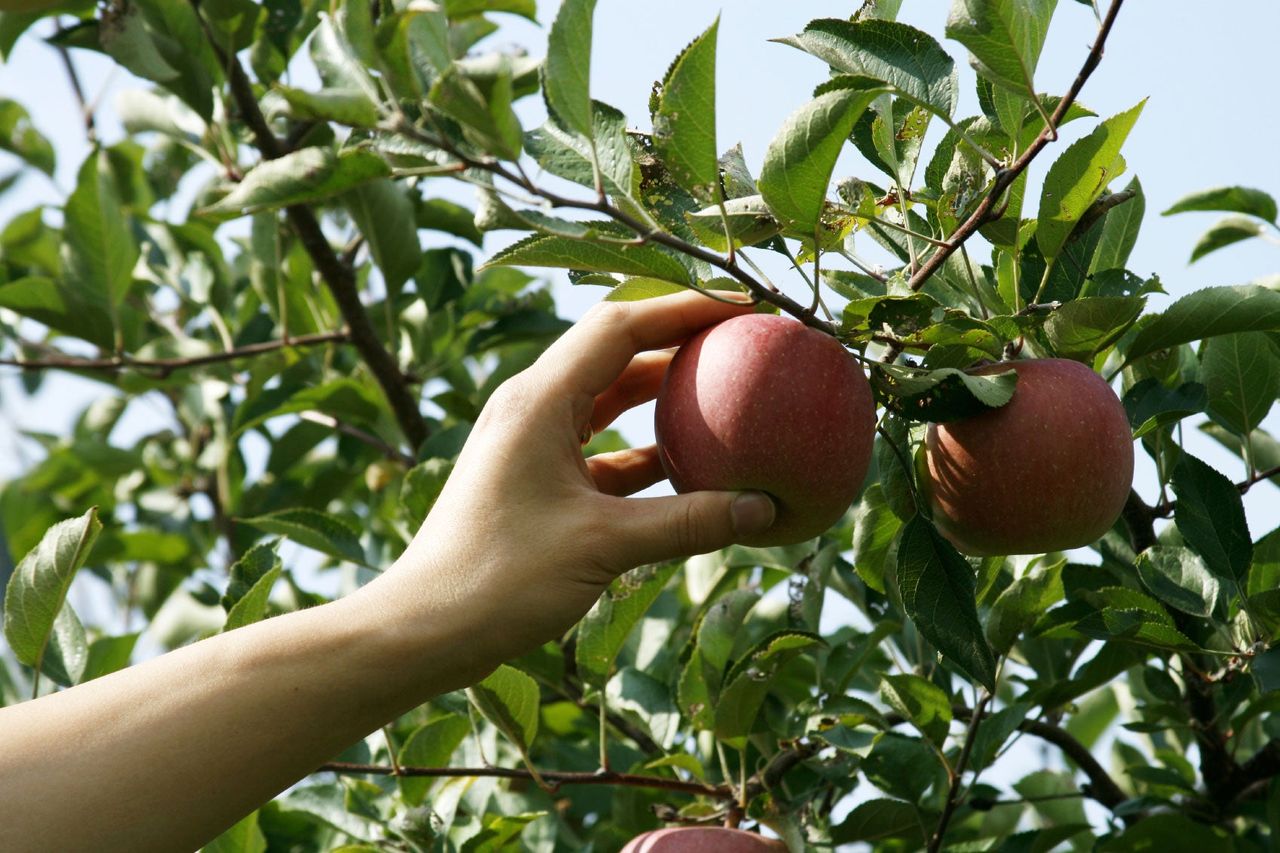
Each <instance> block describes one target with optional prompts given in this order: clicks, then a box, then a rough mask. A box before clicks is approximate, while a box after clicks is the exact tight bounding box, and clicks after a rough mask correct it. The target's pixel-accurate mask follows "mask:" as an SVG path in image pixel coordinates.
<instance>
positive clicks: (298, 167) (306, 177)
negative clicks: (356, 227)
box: [197, 148, 391, 219]
mask: <svg viewBox="0 0 1280 853" xmlns="http://www.w3.org/2000/svg"><path fill="white" fill-rule="evenodd" d="M390 171H391V170H390V167H389V166H387V163H386V161H385V160H383V159H382V158H381V157H379V156H378V155H377V154H374V153H372V152H369V151H365V150H363V149H359V148H349V149H346V150H344V151H341V152H336V151H334V150H333V149H331V148H303V149H301V150H300V151H294V152H293V153H292V154H286V155H284V156H283V157H279V158H277V159H275V160H265V161H263V162H262V163H259V164H258V165H257V166H255V167H253V168H252V169H250V170H249V172H248V173H247V174H246V175H245V176H244V179H243V180H241V181H240V183H238V184H236V186H235V188H234V189H232V190H231V192H229V193H227V195H226V196H225V197H224V198H222V199H221V200H220V201H218V202H217V203H216V204H213V205H210V206H209V207H206V208H203V209H202V210H199V211H197V215H199V216H213V217H218V218H228V219H233V218H235V217H237V216H243V215H244V214H247V213H256V212H258V211H260V210H274V209H276V208H281V207H288V206H290V205H295V204H310V203H312V202H317V201H323V200H324V199H327V198H331V197H333V196H335V195H340V194H341V193H344V192H346V191H347V190H350V189H354V188H355V187H358V186H360V185H361V184H364V183H367V182H369V181H373V180H376V179H378V178H383V177H386V176H387V175H388V174H389V173H390Z"/></svg>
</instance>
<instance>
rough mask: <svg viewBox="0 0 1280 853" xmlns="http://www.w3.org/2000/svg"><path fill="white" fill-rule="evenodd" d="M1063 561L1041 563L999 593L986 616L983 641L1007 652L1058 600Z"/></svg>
mask: <svg viewBox="0 0 1280 853" xmlns="http://www.w3.org/2000/svg"><path fill="white" fill-rule="evenodd" d="M1065 565H1066V560H1057V561H1056V562H1053V563H1044V562H1041V563H1039V564H1037V565H1036V566H1035V567H1033V568H1032V569H1030V570H1029V571H1027V572H1026V573H1025V574H1023V575H1022V577H1020V578H1018V579H1016V580H1015V581H1014V582H1013V583H1011V584H1009V586H1008V587H1007V588H1006V589H1005V591H1004V592H1002V593H1000V597H999V598H997V599H996V601H995V604H993V605H992V606H991V613H990V614H989V615H988V616H987V640H988V641H989V642H990V643H991V648H992V650H993V651H994V652H995V653H996V654H1000V655H1003V654H1008V652H1009V650H1010V649H1011V648H1013V644H1014V643H1015V642H1017V639H1018V637H1019V636H1020V635H1021V634H1022V632H1023V631H1025V630H1027V629H1028V628H1030V627H1031V626H1032V625H1034V624H1035V623H1036V620H1037V619H1039V618H1040V617H1041V616H1042V615H1044V612H1045V611H1046V610H1048V609H1049V607H1051V606H1052V605H1053V604H1055V603H1057V602H1058V601H1061V600H1062V597H1063V591H1062V568H1063V566H1065Z"/></svg>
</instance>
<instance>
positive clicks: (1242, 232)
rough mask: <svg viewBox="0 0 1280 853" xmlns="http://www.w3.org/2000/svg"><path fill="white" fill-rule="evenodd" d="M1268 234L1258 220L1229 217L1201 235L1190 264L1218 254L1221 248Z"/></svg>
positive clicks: (1193, 250)
mask: <svg viewBox="0 0 1280 853" xmlns="http://www.w3.org/2000/svg"><path fill="white" fill-rule="evenodd" d="M1265 233H1266V229H1265V228H1264V227H1263V226H1262V225H1261V224H1259V223H1258V222H1257V221H1256V220H1253V219H1246V218H1245V217H1243V216H1228V217H1227V218H1225V219H1221V220H1219V221H1218V222H1216V223H1214V225H1213V227H1212V228H1210V229H1209V230H1208V231H1206V232H1204V234H1203V235H1201V237H1200V239H1199V240H1198V241H1196V244H1195V246H1194V247H1193V248H1192V249H1191V259H1190V261H1189V263H1193V264H1194V263H1195V262H1196V261H1198V260H1200V259H1201V258H1203V257H1204V256H1205V255H1207V254H1209V253H1210V252H1216V251H1218V250H1219V249H1221V248H1224V247H1226V246H1230V245H1231V244H1233V243H1239V242H1240V241H1241V240H1248V239H1250V238H1251V237H1261V236H1262V235H1263V234H1265Z"/></svg>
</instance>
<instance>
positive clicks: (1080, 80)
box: [907, 0, 1124, 290]
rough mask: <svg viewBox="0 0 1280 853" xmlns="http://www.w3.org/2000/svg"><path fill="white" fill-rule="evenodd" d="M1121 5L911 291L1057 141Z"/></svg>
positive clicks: (992, 215) (992, 213)
mask: <svg viewBox="0 0 1280 853" xmlns="http://www.w3.org/2000/svg"><path fill="white" fill-rule="evenodd" d="M1122 5H1124V0H1112V3H1111V8H1109V9H1108V10H1107V15H1106V17H1105V18H1104V19H1103V21H1102V25H1101V26H1100V27H1099V28H1098V37H1097V38H1096V39H1095V40H1094V42H1093V47H1092V48H1091V49H1090V51H1089V55H1088V56H1087V57H1085V61H1084V65H1082V66H1081V67H1080V71H1079V73H1078V74H1076V79H1075V80H1074V81H1073V82H1072V83H1071V88H1070V89H1068V90H1067V94H1066V95H1064V96H1063V98H1062V100H1061V101H1059V102H1058V106H1057V108H1056V109H1055V110H1054V111H1053V115H1052V116H1050V117H1049V122H1048V123H1047V124H1046V125H1045V127H1044V129H1043V130H1041V131H1040V135H1039V136H1037V137H1036V138H1035V140H1034V141H1033V142H1032V143H1031V144H1030V145H1028V146H1027V150H1026V151H1023V152H1022V154H1021V155H1020V156H1019V157H1018V159H1017V160H1015V161H1013V163H1012V164H1010V166H1009V167H1008V168H1007V169H1004V170H1003V171H998V172H996V177H995V181H994V182H993V183H992V185H991V190H990V192H988V193H987V194H986V196H985V197H983V199H982V201H981V202H980V203H979V204H978V207H977V209H976V210H974V212H973V213H972V214H970V215H969V218H968V219H966V220H965V221H964V222H963V223H962V224H961V225H960V227H959V228H957V229H956V230H955V232H954V233H953V234H952V235H951V238H950V239H949V240H948V241H947V243H946V245H945V246H942V247H940V248H938V249H937V251H935V252H934V253H933V254H932V255H930V256H929V258H928V260H926V261H925V262H924V263H923V264H921V265H920V268H919V269H918V270H916V271H915V272H914V273H913V274H912V276H911V279H910V280H909V281H908V282H907V283H908V285H909V286H910V287H911V289H912V290H919V289H920V288H922V287H924V283H925V282H926V281H928V280H929V277H930V276H932V275H933V274H934V273H935V272H937V271H938V269H939V268H940V267H941V266H942V265H943V264H944V263H946V260H947V258H949V257H951V255H953V254H954V253H955V251H956V250H957V249H959V248H960V246H962V245H963V244H964V243H965V241H967V240H968V239H969V238H970V237H972V236H973V235H974V233H975V232H977V230H978V229H979V228H981V227H982V226H983V225H985V224H987V223H988V222H990V221H992V220H994V219H998V218H999V213H998V211H997V209H996V208H997V204H998V202H999V200H1000V197H1001V196H1002V195H1004V192H1005V190H1007V189H1008V188H1009V187H1010V186H1011V185H1012V184H1013V182H1014V181H1016V180H1017V179H1018V176H1019V175H1021V174H1022V173H1023V172H1025V171H1026V170H1027V167H1028V166H1030V165H1031V161H1032V160H1034V159H1035V158H1036V156H1037V155H1038V154H1039V153H1040V152H1041V150H1043V149H1044V147H1045V146H1046V145H1048V144H1049V143H1050V142H1052V141H1054V140H1056V139H1057V138H1058V125H1059V124H1060V123H1061V122H1062V119H1063V117H1064V116H1066V114H1067V110H1068V109H1070V107H1071V105H1072V104H1074V103H1075V100H1076V98H1077V97H1078V96H1079V95H1080V90H1081V89H1083V88H1084V84H1085V82H1086V81H1087V80H1088V79H1089V77H1090V76H1091V75H1092V74H1093V71H1094V69H1095V68H1097V67H1098V63H1099V62H1101V61H1102V52H1103V48H1104V47H1105V45H1106V43H1107V36H1109V35H1110V34H1111V27H1112V26H1113V25H1114V24H1115V20H1116V15H1117V14H1119V12H1120V7H1121V6H1122Z"/></svg>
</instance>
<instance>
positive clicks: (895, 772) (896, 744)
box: [862, 732, 941, 802]
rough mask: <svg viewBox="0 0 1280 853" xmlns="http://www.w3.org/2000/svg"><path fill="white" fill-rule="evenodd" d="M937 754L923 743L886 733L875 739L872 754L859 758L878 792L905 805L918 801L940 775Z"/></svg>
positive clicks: (918, 740) (915, 739) (863, 769)
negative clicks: (895, 798) (905, 801)
mask: <svg viewBox="0 0 1280 853" xmlns="http://www.w3.org/2000/svg"><path fill="white" fill-rule="evenodd" d="M940 769H941V765H939V763H938V754H937V753H936V752H934V750H933V749H932V748H930V747H929V746H928V745H927V744H926V743H925V742H924V741H923V740H921V739H920V738H914V737H905V736H903V735H900V734H897V733H896V732H885V733H883V734H881V735H878V736H877V737H876V742H875V745H874V746H872V747H871V752H870V753H868V754H867V757H866V758H864V759H862V772H863V774H864V775H865V776H866V777H867V781H868V782H870V783H871V784H873V785H875V786H876V787H877V788H879V789H880V790H882V791H884V792H885V793H886V794H889V795H891V796H894V797H900V798H902V799H904V800H907V801H908V802H919V801H920V800H921V799H922V798H923V797H924V793H925V791H927V790H929V786H930V785H932V784H933V783H934V780H935V779H936V778H937V777H938V775H939V770H940Z"/></svg>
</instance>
